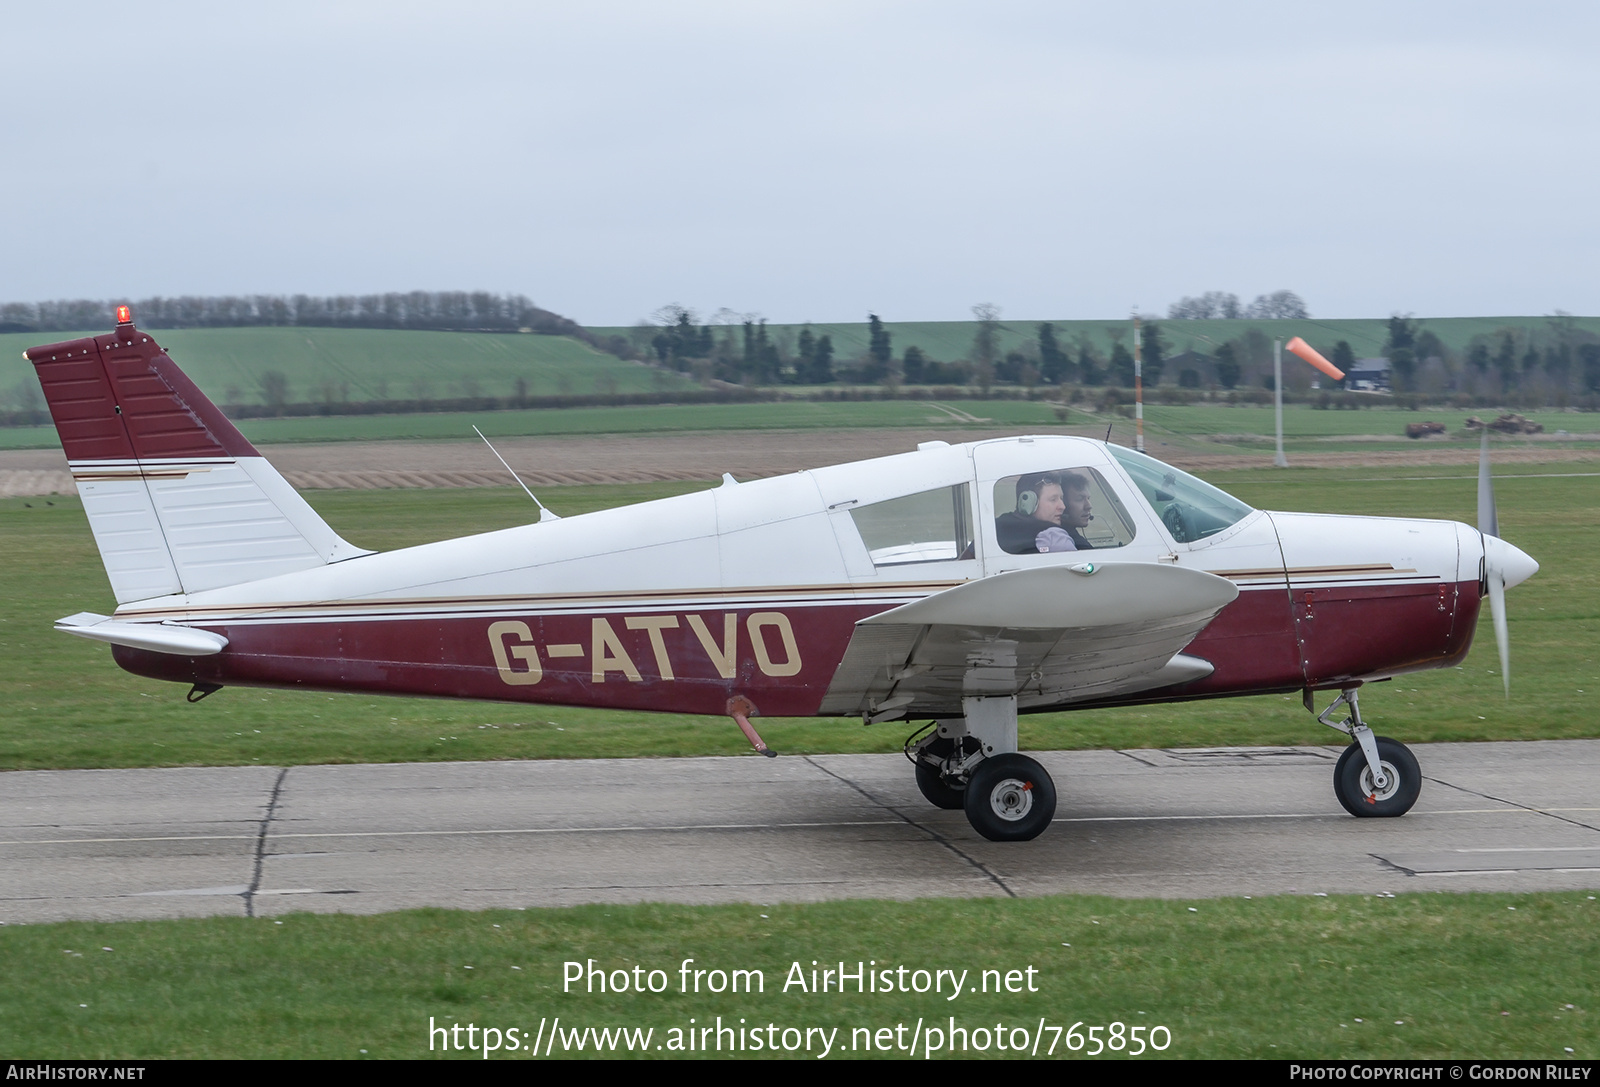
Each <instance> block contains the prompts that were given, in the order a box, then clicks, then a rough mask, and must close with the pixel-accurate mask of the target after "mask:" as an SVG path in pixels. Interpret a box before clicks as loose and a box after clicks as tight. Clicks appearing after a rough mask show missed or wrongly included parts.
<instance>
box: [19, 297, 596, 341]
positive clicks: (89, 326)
mask: <svg viewBox="0 0 1600 1087" xmlns="http://www.w3.org/2000/svg"><path fill="white" fill-rule="evenodd" d="M119 305H128V306H131V307H132V308H133V316H134V320H135V322H136V323H137V324H138V325H139V326H140V327H141V328H149V329H159V328H245V327H251V326H300V327H304V328H393V329H417V330H426V331H432V332H534V333H540V334H543V335H548V336H576V337H578V338H579V339H583V340H587V341H588V342H590V343H593V344H594V345H595V346H598V347H601V348H602V349H603V350H604V349H609V347H611V346H613V345H609V344H605V343H603V342H601V340H600V338H599V337H596V336H594V335H593V334H592V333H590V332H589V331H588V330H587V329H585V328H584V327H583V326H582V325H580V324H578V322H576V321H574V320H572V319H571V318H570V317H563V316H561V314H559V313H553V312H551V311H550V310H547V309H544V308H542V307H540V306H536V305H534V304H533V302H532V301H531V300H530V299H529V298H528V297H527V296H525V295H520V294H492V293H490V292H488V291H405V292H400V291H390V292H388V293H387V294H362V295H354V294H341V295H308V294H294V295H282V294H250V295H206V296H201V295H182V296H179V297H175V298H164V297H160V296H156V297H152V298H141V299H138V300H132V299H109V300H107V299H91V298H77V299H63V300H58V301H54V302H7V303H4V304H0V332H82V331H85V330H93V329H100V328H109V327H110V326H111V325H112V324H114V323H115V321H116V308H117V306H119Z"/></svg>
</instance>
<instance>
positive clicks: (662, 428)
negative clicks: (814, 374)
mask: <svg viewBox="0 0 1600 1087" xmlns="http://www.w3.org/2000/svg"><path fill="white" fill-rule="evenodd" d="M939 403H940V404H943V405H944V407H940V406H939V405H938V404H935V403H933V402H930V401H926V400H892V401H819V400H792V401H777V402H772V403H758V404H649V405H629V406H624V407H604V408H541V409H530V410H527V411H486V412H437V413H435V412H417V413H413V414H406V415H338V416H311V417H302V418H292V419H244V420H241V421H240V422H239V424H238V425H239V429H240V430H241V431H242V432H243V433H244V435H245V437H247V438H249V439H250V440H251V441H252V442H255V443H256V444H258V445H270V444H274V443H278V442H336V441H387V440H401V439H413V438H437V439H455V440H461V439H466V440H471V441H476V440H477V439H476V437H475V436H474V435H473V433H472V427H473V426H474V425H476V426H477V427H479V428H480V429H481V430H482V431H483V432H484V433H485V434H487V435H488V436H489V437H491V438H508V437H524V436H552V437H554V436H561V435H574V434H651V433H671V432H683V431H717V430H812V429H834V428H837V429H850V428H855V427H936V428H941V429H959V428H967V427H975V426H976V427H989V426H995V427H1015V428H1017V429H1019V430H1032V431H1038V430H1053V429H1056V427H1057V424H1056V415H1055V412H1054V410H1053V408H1052V407H1051V405H1049V404H1044V403H1040V402H1037V401H1027V400H950V401H940V402H939ZM974 418H976V420H977V421H976V422H974V421H973V419H974ZM59 444H60V443H59V441H58V440H57V438H56V432H55V428H54V427H0V449H50V448H54V447H56V446H58V445H59Z"/></svg>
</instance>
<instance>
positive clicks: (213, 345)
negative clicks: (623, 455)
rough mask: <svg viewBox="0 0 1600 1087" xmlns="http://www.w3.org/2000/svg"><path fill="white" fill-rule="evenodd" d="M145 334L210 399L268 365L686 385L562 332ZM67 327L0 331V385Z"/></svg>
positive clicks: (382, 384) (395, 389) (371, 374)
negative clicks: (24, 354)
mask: <svg viewBox="0 0 1600 1087" xmlns="http://www.w3.org/2000/svg"><path fill="white" fill-rule="evenodd" d="M109 331H110V329H94V330H92V331H90V332H85V333H79V334H77V335H103V334H105V333H106V332H109ZM152 335H154V336H155V338H156V342H158V343H160V344H161V345H162V346H163V347H165V348H166V349H167V351H168V352H170V353H171V355H172V359H173V361H174V362H176V363H177V364H178V365H179V366H181V367H182V368H183V371H184V373H186V374H188V375H189V377H190V378H192V379H193V380H194V382H195V384H196V385H199V386H200V388H201V389H203V390H205V392H206V395H208V396H210V397H211V398H212V399H213V400H215V401H216V402H217V403H219V404H221V403H230V404H232V403H264V402H265V401H264V399H263V397H262V396H261V388H260V384H259V381H260V378H261V375H262V374H265V373H267V372H268V371H273V370H275V371H277V372H278V373H281V374H283V375H284V377H286V378H287V379H288V381H289V390H288V399H289V400H290V401H323V400H333V401H338V400H351V401H364V400H391V399H392V400H414V399H424V398H427V399H447V398H451V397H460V396H510V395H512V393H513V392H514V391H515V389H516V382H517V379H518V378H521V379H522V380H524V381H526V382H527V384H528V395H530V396H564V395H588V394H593V393H597V392H605V393H611V392H617V393H641V392H655V391H658V390H660V389H662V388H671V389H676V388H684V387H687V386H688V382H687V379H685V378H684V377H682V376H681V375H679V374H675V373H670V372H667V371H662V370H657V369H654V368H652V367H648V366H641V365H640V364H638V363H634V362H624V361H623V360H621V359H619V358H616V357H614V356H612V355H607V354H604V353H603V352H600V351H596V350H594V349H593V348H592V347H589V346H588V345H587V344H584V343H581V342H579V341H577V340H574V339H571V338H569V337H566V336H536V335H518V334H515V333H504V334H501V333H491V332H403V331H389V330H384V329H364V328H363V329H354V328H348V329H347V328H188V329H162V330H160V331H157V332H154V333H152ZM73 336H74V334H73V333H67V332H50V333H18V332H9V333H4V334H0V392H4V391H6V390H10V389H12V388H13V386H14V385H15V384H16V383H17V382H18V381H22V380H24V379H30V378H31V374H32V370H33V367H32V366H30V365H29V364H28V363H27V362H26V361H24V360H23V359H22V357H21V356H22V352H23V351H25V350H27V349H28V348H30V347H34V346H37V345H39V344H42V343H45V342H48V341H53V340H65V339H71V338H73ZM39 406H40V407H43V406H44V401H43V399H42V398H41V399H40V401H39Z"/></svg>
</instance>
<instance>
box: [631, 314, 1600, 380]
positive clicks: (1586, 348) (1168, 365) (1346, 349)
mask: <svg viewBox="0 0 1600 1087" xmlns="http://www.w3.org/2000/svg"><path fill="white" fill-rule="evenodd" d="M972 312H973V317H974V318H975V324H974V329H975V331H974V334H973V339H972V343H971V346H970V347H969V348H968V350H967V351H966V353H965V355H964V356H962V357H959V358H956V359H950V360H940V359H935V358H933V357H932V356H931V355H930V354H929V352H927V351H926V350H924V349H923V348H921V347H919V346H917V345H915V344H911V345H907V346H906V347H905V348H904V349H903V351H901V352H900V353H899V354H898V355H897V354H896V352H895V347H894V343H893V337H892V334H891V332H890V330H889V329H888V328H887V327H886V326H885V325H884V322H883V320H882V319H881V318H880V317H879V315H877V314H875V313H872V314H868V315H867V346H866V349H865V350H864V351H861V352H860V353H858V354H856V355H854V356H845V355H841V354H840V353H839V352H838V351H837V350H836V349H835V346H834V344H833V342H832V338H831V336H829V335H828V334H826V333H818V332H817V331H815V330H814V329H812V328H811V327H810V326H809V325H806V326H802V327H801V328H799V329H798V331H796V330H794V329H792V328H787V327H785V328H778V329H769V328H768V326H767V322H766V321H765V320H762V319H759V318H756V317H745V318H743V319H742V320H727V319H726V317H727V311H723V312H722V314H719V316H720V317H722V318H723V319H722V320H712V321H707V322H705V323H699V322H698V320H697V318H696V316H695V313H694V311H692V310H689V309H687V308H685V307H682V306H668V307H665V308H664V309H663V310H661V311H658V314H657V321H656V322H654V323H652V322H641V323H640V325H638V326H636V327H635V329H634V335H633V336H632V346H633V348H634V349H635V351H636V352H637V353H638V355H640V356H642V357H644V358H646V359H649V360H650V361H653V362H655V363H656V364H657V365H660V366H662V367H666V368H670V369H673V370H677V371H679V372H682V373H685V374H689V375H691V376H693V377H695V378H696V379H698V380H700V381H701V382H702V383H704V382H725V383H729V384H739V385H746V386H779V385H807V386H818V385H822V386H826V385H833V384H846V385H880V386H883V387H885V388H886V389H889V390H891V391H892V390H895V389H898V388H900V387H902V386H905V385H914V386H921V385H945V386H966V387H968V388H971V389H972V390H973V391H974V392H976V393H978V394H980V395H983V396H987V395H990V393H991V390H992V389H993V388H994V387H995V386H1021V387H1023V388H1024V389H1030V390H1031V389H1035V388H1039V387H1043V386H1091V387H1110V388H1132V387H1133V385H1134V369H1135V366H1134V354H1133V344H1134V336H1135V334H1134V331H1133V328H1132V324H1131V322H1119V323H1117V324H1115V325H1107V326H1104V327H1102V328H1101V329H1099V330H1098V331H1099V332H1100V333H1102V334H1103V335H1095V334H1093V333H1092V332H1089V331H1084V330H1083V328H1082V326H1081V325H1078V326H1077V331H1076V332H1074V333H1073V334H1071V336H1070V338H1068V336H1067V335H1066V334H1065V331H1064V330H1058V327H1057V325H1055V324H1054V323H1052V322H1048V321H1047V322H1043V323H1040V324H1037V325H1031V326H1027V327H1017V326H1011V325H1005V324H1002V323H1001V320H1000V310H999V308H998V307H996V306H993V305H987V304H986V305H979V306H974V307H973V310H972ZM1169 312H1172V313H1178V314H1182V315H1184V316H1178V317H1175V318H1169V319H1168V321H1167V322H1166V323H1165V324H1163V323H1162V322H1160V321H1158V320H1153V319H1148V318H1147V319H1145V320H1144V321H1143V322H1142V327H1141V328H1140V330H1139V333H1138V339H1139V347H1140V364H1141V367H1140V368H1141V369H1142V373H1143V380H1144V384H1145V386H1146V387H1147V388H1149V389H1152V390H1156V389H1159V388H1160V387H1162V386H1164V385H1165V386H1169V387H1176V388H1177V389H1187V390H1194V391H1195V392H1196V393H1200V392H1202V391H1204V390H1214V391H1220V392H1224V393H1233V392H1234V391H1236V390H1243V391H1248V390H1251V389H1255V390H1260V389H1265V390H1268V391H1270V390H1271V388H1272V382H1273V376H1272V375H1273V344H1272V339H1271V338H1270V337H1269V336H1268V335H1267V333H1266V332H1265V331H1263V330H1261V329H1259V328H1245V329H1243V330H1242V331H1240V332H1239V333H1238V334H1237V335H1235V336H1233V337H1232V338H1230V339H1228V340H1225V341H1222V342H1220V343H1218V342H1213V341H1211V340H1209V339H1207V338H1206V337H1198V338H1196V337H1193V336H1190V335H1188V334H1187V333H1186V331H1185V330H1184V328H1183V326H1182V323H1181V322H1183V321H1185V320H1191V319H1204V318H1207V317H1230V316H1237V317H1242V318H1244V319H1256V320H1286V319H1297V320H1304V319H1308V314H1307V310H1306V306H1305V302H1304V301H1303V300H1302V299H1301V298H1300V297H1299V296H1298V295H1296V294H1295V293H1294V292H1292V291H1276V292H1273V293H1272V294H1270V295H1262V296H1260V297H1258V298H1257V299H1256V300H1255V301H1254V302H1252V303H1251V304H1250V305H1249V306H1241V305H1240V304H1239V299H1238V297H1237V296H1236V295H1231V294H1224V293H1222V292H1217V291H1212V292H1208V293H1207V294H1205V295H1201V296H1199V298H1185V299H1183V300H1182V302H1180V303H1177V304H1175V305H1174V306H1173V307H1171V308H1170V310H1169ZM1311 331H1312V332H1313V335H1314V333H1315V330H1311ZM1002 332H1004V333H1007V334H1009V336H1008V338H1009V340H1010V342H1011V343H1013V344H1016V339H1017V336H1018V334H1020V335H1021V336H1023V337H1024V338H1023V340H1022V342H1021V343H1020V344H1016V345H1015V346H1012V347H1010V348H1009V349H1003V348H1002V346H1001V341H1002V335H1001V333H1002ZM1386 332H1387V335H1386V339H1385V341H1384V343H1383V346H1382V348H1381V349H1380V352H1379V354H1380V355H1381V357H1383V358H1384V359H1386V360H1387V362H1388V372H1389V381H1390V387H1391V391H1393V392H1395V393H1400V394H1406V395H1410V396H1426V397H1433V398H1440V397H1446V398H1450V397H1454V398H1458V399H1459V398H1469V399H1474V400H1494V401H1496V402H1499V401H1503V400H1506V399H1507V398H1508V397H1509V398H1521V401H1520V402H1526V403H1529V404H1534V403H1549V404H1556V405H1565V404H1568V403H1571V402H1573V399H1574V397H1576V398H1578V399H1580V400H1582V401H1583V402H1584V403H1585V404H1586V405H1589V404H1590V402H1592V401H1594V400H1595V398H1596V397H1597V396H1600V337H1597V336H1595V335H1594V334H1593V333H1590V332H1588V331H1586V330H1583V329H1581V328H1579V327H1578V326H1577V324H1576V322H1575V321H1573V320H1572V319H1571V318H1570V317H1566V316H1557V317H1555V318H1552V319H1550V320H1549V321H1547V322H1546V323H1545V326H1544V327H1543V328H1540V327H1537V326H1530V325H1527V324H1521V325H1516V326H1510V325H1508V326H1506V327H1504V328H1501V329H1499V330H1497V331H1495V332H1493V333H1490V334H1487V335H1478V336H1475V337H1474V338H1473V339H1472V341H1471V342H1470V343H1469V344H1468V345H1467V347H1466V349H1465V350H1464V351H1460V352H1458V351H1454V350H1452V349H1451V348H1450V347H1449V346H1448V345H1447V344H1445V342H1444V341H1443V340H1442V339H1441V338H1440V337H1439V336H1438V335H1437V334H1435V333H1434V332H1433V331H1432V330H1430V329H1428V328H1427V327H1426V326H1425V325H1424V323H1422V322H1420V321H1417V320H1415V319H1414V318H1412V317H1410V316H1400V315H1397V316H1394V317H1391V318H1390V319H1389V321H1388V323H1387V327H1386ZM1308 338H1311V337H1308ZM1175 341H1176V342H1181V343H1183V344H1184V346H1183V349H1182V350H1177V349H1176V343H1175ZM1107 343H1109V349H1107V348H1106V344H1107ZM1313 346H1315V347H1317V348H1318V350H1320V351H1321V352H1322V353H1323V354H1324V355H1326V356H1327V357H1328V358H1329V359H1330V360H1331V361H1332V362H1333V363H1334V365H1335V366H1337V367H1339V368H1340V369H1341V370H1343V371H1345V372H1346V373H1349V372H1350V371H1352V370H1356V369H1357V368H1358V364H1359V361H1360V360H1359V357H1358V355H1357V353H1356V351H1355V349H1354V348H1353V347H1352V346H1351V344H1350V342H1349V341H1348V340H1344V339H1340V340H1337V341H1334V342H1331V343H1328V342H1323V343H1313ZM1369 350H1370V348H1369ZM1348 380H1349V379H1348V378H1347V379H1345V380H1344V381H1339V382H1333V383H1331V388H1333V389H1344V388H1345V387H1346V386H1347V384H1348ZM1314 383H1317V384H1319V385H1320V386H1321V387H1322V388H1324V389H1328V388H1330V383H1329V382H1327V381H1326V380H1325V379H1322V378H1320V377H1319V375H1317V374H1315V373H1314V372H1313V371H1311V370H1310V369H1309V368H1308V367H1305V366H1303V365H1301V364H1300V363H1299V362H1297V361H1295V360H1292V359H1291V360H1290V361H1289V362H1288V364H1287V365H1286V366H1285V369H1284V384H1285V391H1286V392H1288V393H1291V394H1302V395H1303V394H1305V393H1307V392H1309V391H1310V390H1311V388H1312V386H1313V384H1314ZM1593 406H1600V403H1596V404H1594V405H1593Z"/></svg>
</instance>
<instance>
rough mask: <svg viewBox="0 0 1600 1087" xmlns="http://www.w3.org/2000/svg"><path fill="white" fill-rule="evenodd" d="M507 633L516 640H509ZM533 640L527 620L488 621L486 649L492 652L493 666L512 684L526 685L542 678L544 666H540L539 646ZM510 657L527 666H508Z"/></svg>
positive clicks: (503, 678)
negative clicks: (514, 641)
mask: <svg viewBox="0 0 1600 1087" xmlns="http://www.w3.org/2000/svg"><path fill="white" fill-rule="evenodd" d="M508 637H515V638H517V639H519V642H518V643H508V641H507V638H508ZM532 642H533V632H532V631H531V630H529V629H528V624H527V623H522V622H518V621H517V620H515V619H507V620H505V621H503V622H499V623H490V624H489V650H490V652H492V653H493V654H494V667H495V670H496V671H497V672H499V673H500V678H501V679H502V680H503V681H504V682H506V683H509V684H510V685H511V686H513V687H525V686H528V685H529V684H533V683H538V682H539V681H540V680H541V679H543V678H544V669H543V668H541V667H540V666H539V647H538V646H536V645H534V644H532ZM513 657H514V658H516V659H517V660H519V661H521V662H522V663H523V664H525V665H526V666H527V667H526V668H525V669H522V670H518V669H515V668H513V667H511V659H512V658H513Z"/></svg>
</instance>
